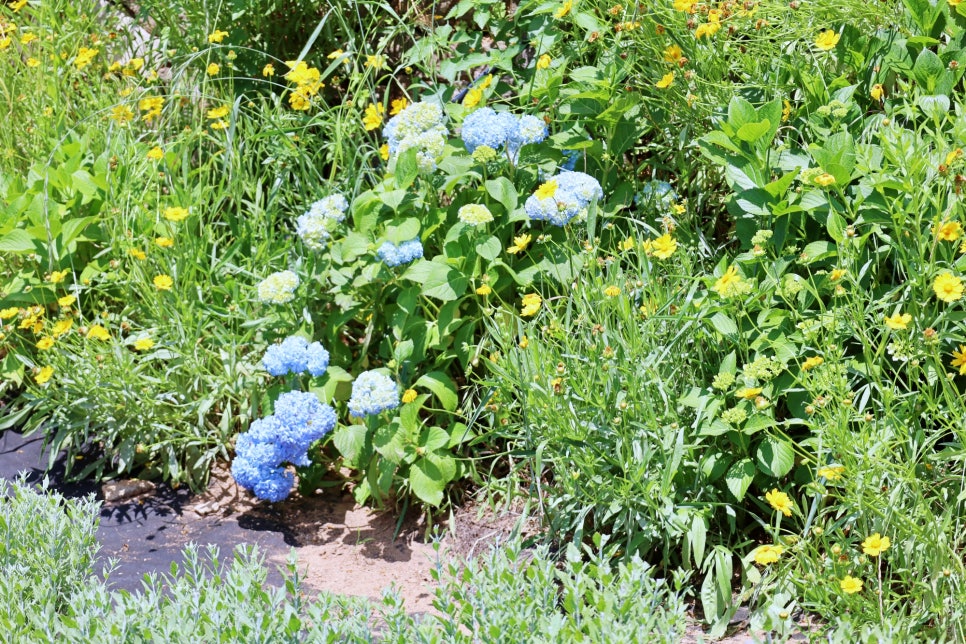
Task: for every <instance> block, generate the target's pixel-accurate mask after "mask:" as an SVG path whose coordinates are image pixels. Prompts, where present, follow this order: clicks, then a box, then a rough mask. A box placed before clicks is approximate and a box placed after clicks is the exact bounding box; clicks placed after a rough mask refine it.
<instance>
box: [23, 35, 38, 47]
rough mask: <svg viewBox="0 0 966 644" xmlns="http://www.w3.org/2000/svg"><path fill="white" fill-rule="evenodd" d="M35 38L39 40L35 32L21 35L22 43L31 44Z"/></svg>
mask: <svg viewBox="0 0 966 644" xmlns="http://www.w3.org/2000/svg"><path fill="white" fill-rule="evenodd" d="M35 40H37V34H34V33H25V34H24V35H23V36H21V37H20V44H21V45H29V44H30V43H32V42H33V41H35Z"/></svg>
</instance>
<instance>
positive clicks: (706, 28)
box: [694, 22, 721, 40]
mask: <svg viewBox="0 0 966 644" xmlns="http://www.w3.org/2000/svg"><path fill="white" fill-rule="evenodd" d="M720 29H721V23H718V22H708V23H705V24H701V25H698V28H697V29H695V30H694V38H695V39H696V40H701V39H702V38H708V39H709V40H710V39H711V36H713V35H715V34H716V33H718V31H719V30H720Z"/></svg>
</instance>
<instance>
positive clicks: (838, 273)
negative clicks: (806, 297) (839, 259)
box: [828, 268, 848, 282]
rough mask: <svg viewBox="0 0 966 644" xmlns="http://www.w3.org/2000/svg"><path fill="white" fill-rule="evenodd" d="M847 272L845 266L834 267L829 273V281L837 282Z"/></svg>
mask: <svg viewBox="0 0 966 644" xmlns="http://www.w3.org/2000/svg"><path fill="white" fill-rule="evenodd" d="M846 273H848V271H847V270H845V269H844V268H835V269H832V272H831V273H829V274H828V278H829V281H832V282H837V281H839V280H840V279H842V278H843V277H845V274H846Z"/></svg>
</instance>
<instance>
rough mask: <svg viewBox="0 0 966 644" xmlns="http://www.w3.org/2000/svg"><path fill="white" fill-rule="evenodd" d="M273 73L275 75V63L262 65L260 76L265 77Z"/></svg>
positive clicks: (269, 76)
mask: <svg viewBox="0 0 966 644" xmlns="http://www.w3.org/2000/svg"><path fill="white" fill-rule="evenodd" d="M274 75H275V65H273V64H271V63H266V64H265V66H264V67H262V76H264V77H265V78H271V77H272V76H274Z"/></svg>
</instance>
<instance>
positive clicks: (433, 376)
mask: <svg viewBox="0 0 966 644" xmlns="http://www.w3.org/2000/svg"><path fill="white" fill-rule="evenodd" d="M413 386H414V387H424V388H426V389H429V390H430V391H431V392H433V393H434V394H435V395H436V398H437V399H438V400H439V402H440V404H441V405H443V409H445V410H446V411H453V410H455V409H456V405H457V404H458V403H459V397H458V396H457V394H456V385H454V384H453V381H452V380H450V378H449V376H447V375H446V374H445V373H443V372H442V371H431V372H429V373H425V374H423V375H422V376H420V378H419V380H417V381H416V382H415V383H414V384H413Z"/></svg>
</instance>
